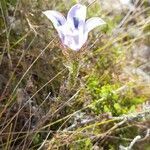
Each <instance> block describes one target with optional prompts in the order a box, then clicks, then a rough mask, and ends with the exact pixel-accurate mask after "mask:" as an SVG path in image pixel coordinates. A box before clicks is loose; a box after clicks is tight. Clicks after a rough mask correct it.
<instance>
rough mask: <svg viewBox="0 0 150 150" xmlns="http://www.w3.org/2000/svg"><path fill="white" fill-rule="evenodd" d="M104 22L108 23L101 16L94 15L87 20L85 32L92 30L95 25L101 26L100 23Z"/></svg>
mask: <svg viewBox="0 0 150 150" xmlns="http://www.w3.org/2000/svg"><path fill="white" fill-rule="evenodd" d="M104 24H106V23H105V21H103V20H102V19H101V18H99V17H92V18H90V19H88V20H87V21H86V25H85V32H90V31H91V30H92V29H94V28H95V27H97V26H100V25H104Z"/></svg>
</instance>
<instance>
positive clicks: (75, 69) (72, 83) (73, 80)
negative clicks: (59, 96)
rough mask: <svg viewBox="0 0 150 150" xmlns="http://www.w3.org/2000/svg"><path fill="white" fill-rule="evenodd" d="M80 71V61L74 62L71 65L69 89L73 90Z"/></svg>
mask: <svg viewBox="0 0 150 150" xmlns="http://www.w3.org/2000/svg"><path fill="white" fill-rule="evenodd" d="M79 69H80V63H79V61H72V62H71V63H70V66H69V77H68V85H67V87H68V89H72V88H73V87H74V86H75V85H76V82H77V77H78V74H79Z"/></svg>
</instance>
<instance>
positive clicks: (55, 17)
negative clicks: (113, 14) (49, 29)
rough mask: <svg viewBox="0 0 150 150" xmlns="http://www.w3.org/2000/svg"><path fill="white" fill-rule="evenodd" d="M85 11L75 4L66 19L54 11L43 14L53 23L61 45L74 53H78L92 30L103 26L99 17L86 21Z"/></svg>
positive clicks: (82, 6)
mask: <svg viewBox="0 0 150 150" xmlns="http://www.w3.org/2000/svg"><path fill="white" fill-rule="evenodd" d="M86 9H87V8H86V6H84V5H81V4H76V5H74V6H73V7H72V8H71V9H70V10H69V12H68V15H67V18H65V17H64V16H63V15H62V14H61V13H59V12H57V11H54V10H47V11H44V12H43V13H44V14H45V15H46V16H47V17H48V19H50V20H51V22H52V23H53V25H54V27H55V28H56V30H57V32H58V34H59V37H60V39H61V41H62V43H63V45H65V46H67V47H69V48H70V49H72V50H74V51H78V50H79V49H80V48H81V47H82V46H83V45H84V44H85V42H86V41H87V38H88V33H89V32H90V31H91V30H92V29H94V28H95V27H97V26H100V25H103V24H105V22H104V21H103V20H102V19H101V18H99V17H92V18H90V19H88V20H87V21H86V20H85V19H86Z"/></svg>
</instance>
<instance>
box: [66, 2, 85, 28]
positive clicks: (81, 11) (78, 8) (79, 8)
mask: <svg viewBox="0 0 150 150" xmlns="http://www.w3.org/2000/svg"><path fill="white" fill-rule="evenodd" d="M85 18H86V6H84V5H81V4H76V5H74V6H73V7H72V8H71V9H70V10H69V12H68V15H67V22H68V24H69V25H70V27H71V29H73V30H74V29H75V28H76V29H78V28H79V27H81V26H82V25H83V24H84V23H85Z"/></svg>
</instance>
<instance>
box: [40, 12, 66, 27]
mask: <svg viewBox="0 0 150 150" xmlns="http://www.w3.org/2000/svg"><path fill="white" fill-rule="evenodd" d="M43 14H44V15H46V16H47V18H48V19H50V20H51V22H52V23H53V25H54V27H55V28H56V29H57V28H58V27H59V26H61V25H64V24H65V22H66V19H65V17H64V16H63V15H62V14H61V13H59V12H57V11H53V10H47V11H44V12H43Z"/></svg>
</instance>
